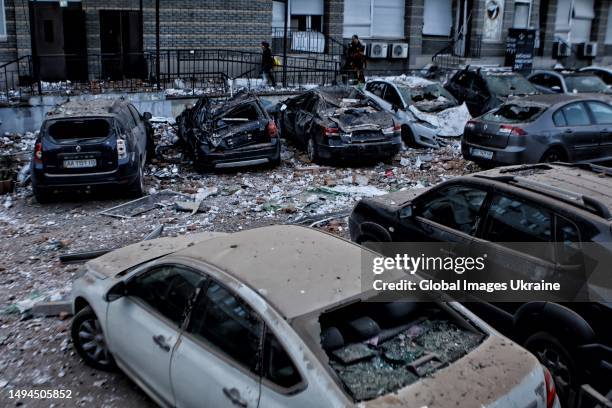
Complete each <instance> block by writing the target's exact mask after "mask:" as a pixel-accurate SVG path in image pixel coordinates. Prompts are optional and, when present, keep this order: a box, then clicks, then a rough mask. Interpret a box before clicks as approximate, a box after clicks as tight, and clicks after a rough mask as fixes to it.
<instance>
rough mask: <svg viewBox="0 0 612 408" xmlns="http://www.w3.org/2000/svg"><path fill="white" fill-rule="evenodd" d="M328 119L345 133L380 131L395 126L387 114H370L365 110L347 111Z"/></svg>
mask: <svg viewBox="0 0 612 408" xmlns="http://www.w3.org/2000/svg"><path fill="white" fill-rule="evenodd" d="M328 118H329V120H331V121H332V122H334V123H335V124H336V125H337V126H338V128H339V129H340V130H342V131H343V132H355V131H359V130H380V129H383V128H386V127H391V126H393V117H392V116H391V115H390V114H388V113H387V112H368V111H367V110H363V109H347V110H345V111H344V112H342V113H336V114H333V115H330V116H329V117H328Z"/></svg>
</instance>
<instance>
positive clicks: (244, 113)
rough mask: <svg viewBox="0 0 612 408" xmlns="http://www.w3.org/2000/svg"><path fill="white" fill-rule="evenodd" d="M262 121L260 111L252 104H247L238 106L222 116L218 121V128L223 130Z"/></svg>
mask: <svg viewBox="0 0 612 408" xmlns="http://www.w3.org/2000/svg"><path fill="white" fill-rule="evenodd" d="M259 119H260V114H259V110H258V109H257V107H256V106H255V105H254V104H252V103H249V104H246V105H241V106H238V107H237V108H234V109H232V110H231V111H229V112H228V113H226V114H224V115H222V116H221V117H220V118H219V119H218V120H217V124H216V127H217V128H222V127H225V126H231V125H232V124H240V123H247V122H253V121H257V120H259Z"/></svg>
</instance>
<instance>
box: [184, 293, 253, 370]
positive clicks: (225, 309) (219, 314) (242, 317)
mask: <svg viewBox="0 0 612 408" xmlns="http://www.w3.org/2000/svg"><path fill="white" fill-rule="evenodd" d="M192 316H194V317H193V318H192V319H191V324H190V327H189V329H188V331H189V332H190V333H193V334H194V335H195V336H196V337H198V338H201V339H203V340H205V341H206V342H208V343H210V344H212V345H213V346H214V347H215V348H217V349H218V350H220V351H221V352H222V353H224V354H226V355H227V356H228V357H230V358H231V359H232V360H234V361H236V362H237V363H239V364H240V365H242V366H244V367H246V368H247V369H249V370H250V371H251V372H253V373H256V374H259V373H258V364H257V362H258V361H259V359H260V358H261V354H260V352H259V350H260V348H261V347H260V342H261V338H262V330H263V324H262V322H261V320H260V319H259V317H258V316H257V315H256V314H255V312H254V311H253V310H252V309H251V307H250V306H249V305H247V304H246V303H245V302H244V301H242V300H241V299H240V298H238V297H237V296H234V295H233V294H232V293H231V292H230V291H229V290H227V289H226V288H224V287H223V286H221V285H220V284H218V283H216V282H211V284H210V286H209V287H208V289H207V290H206V293H204V294H203V295H202V296H201V297H200V298H199V299H198V302H197V303H196V305H195V306H194V309H193V313H192Z"/></svg>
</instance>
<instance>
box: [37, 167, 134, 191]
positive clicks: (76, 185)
mask: <svg viewBox="0 0 612 408" xmlns="http://www.w3.org/2000/svg"><path fill="white" fill-rule="evenodd" d="M137 177H138V162H137V161H130V162H127V163H123V164H121V163H120V164H119V165H118V166H117V168H116V169H115V170H111V171H104V172H92V173H80V174H70V175H66V174H56V173H47V172H45V170H44V169H43V168H42V166H41V167H36V166H35V167H33V168H32V186H33V187H34V188H36V190H37V191H39V192H41V193H47V194H53V193H61V192H69V191H70V192H72V191H75V192H89V191H92V190H102V189H116V188H120V189H123V188H124V187H127V186H129V185H130V184H131V183H133V182H135V181H136V179H137Z"/></svg>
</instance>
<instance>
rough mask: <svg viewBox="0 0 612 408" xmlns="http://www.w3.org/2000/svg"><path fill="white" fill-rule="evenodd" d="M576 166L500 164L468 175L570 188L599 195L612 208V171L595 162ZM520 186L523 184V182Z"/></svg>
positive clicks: (573, 190) (572, 190) (571, 190)
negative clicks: (507, 165) (506, 178)
mask: <svg viewBox="0 0 612 408" xmlns="http://www.w3.org/2000/svg"><path fill="white" fill-rule="evenodd" d="M593 168H594V169H595V170H599V171H592V170H589V168H588V166H585V167H583V166H572V165H559V164H536V165H521V166H510V167H502V168H496V169H492V170H486V171H483V172H479V173H474V174H472V175H469V176H466V177H475V176H480V177H482V176H484V177H489V178H495V177H508V176H514V177H517V178H520V179H525V180H528V181H531V182H535V183H537V184H538V185H539V186H541V187H542V189H546V188H553V189H557V191H559V192H562V191H566V192H570V193H573V194H574V195H576V196H587V197H592V198H595V199H597V201H599V202H601V203H602V204H603V205H605V206H606V207H607V208H608V209H609V210H610V211H612V183H611V182H610V181H611V180H612V172H610V170H608V169H606V168H603V167H598V166H594V167H593ZM519 187H520V186H519Z"/></svg>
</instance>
